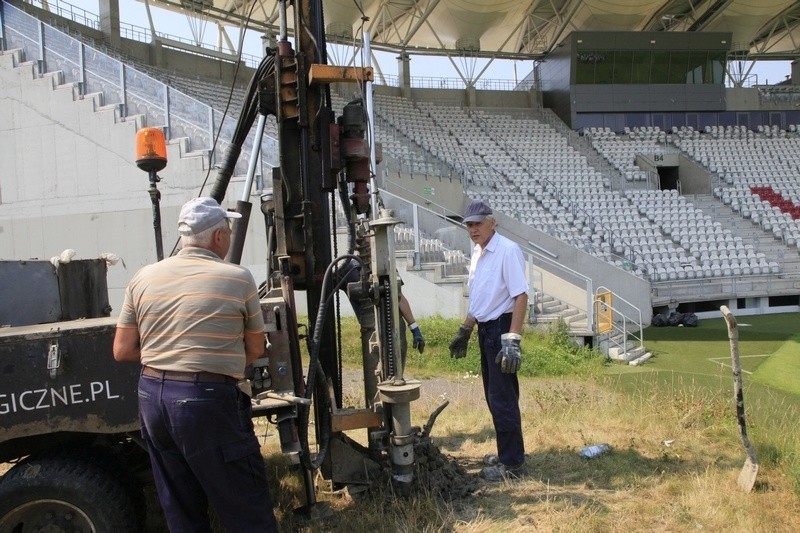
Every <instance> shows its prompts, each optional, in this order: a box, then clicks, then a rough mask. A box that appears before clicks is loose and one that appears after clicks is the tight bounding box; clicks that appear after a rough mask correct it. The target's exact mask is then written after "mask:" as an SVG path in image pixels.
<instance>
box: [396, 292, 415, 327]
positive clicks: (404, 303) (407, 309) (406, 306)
mask: <svg viewBox="0 0 800 533" xmlns="http://www.w3.org/2000/svg"><path fill="white" fill-rule="evenodd" d="M398 307H400V315H401V316H402V317H403V320H405V321H406V324H413V323H414V322H416V320H414V312H413V311H411V304H410V303H408V300H407V299H406V297H405V296H403V293H402V292H401V293H400V300H399V302H398Z"/></svg>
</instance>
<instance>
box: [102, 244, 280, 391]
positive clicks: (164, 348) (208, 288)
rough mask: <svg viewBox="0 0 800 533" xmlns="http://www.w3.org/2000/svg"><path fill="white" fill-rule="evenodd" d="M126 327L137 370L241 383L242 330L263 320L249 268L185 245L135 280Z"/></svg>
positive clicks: (124, 315)
mask: <svg viewBox="0 0 800 533" xmlns="http://www.w3.org/2000/svg"><path fill="white" fill-rule="evenodd" d="M132 326H135V327H138V329H139V339H140V345H141V362H142V364H143V365H147V366H151V367H153V368H157V369H159V370H177V371H188V372H201V371H206V372H214V373H217V374H224V375H228V376H232V377H235V378H242V377H243V375H244V367H245V351H244V331H245V330H246V331H248V332H256V333H257V332H262V331H264V318H263V316H262V314H261V306H260V304H259V301H258V290H257V288H256V284H255V281H254V280H253V276H252V275H251V274H250V272H249V271H248V270H246V269H245V268H243V267H241V266H239V265H234V264H232V263H227V262H225V261H223V260H222V259H220V258H219V257H217V255H216V254H214V253H213V252H211V251H209V250H205V249H203V248H196V247H188V248H184V249H182V250H181V251H180V252H178V254H177V255H175V256H173V257H170V258H167V259H164V260H163V261H160V262H158V263H154V264H152V265H147V266H145V267H143V268H142V269H141V270H139V271H138V272H137V273H136V274H135V275H134V276H133V279H132V280H131V282H130V283H129V284H128V287H127V289H126V290H125V301H124V303H123V304H122V311H121V312H120V316H119V320H118V322H117V327H120V328H124V327H132Z"/></svg>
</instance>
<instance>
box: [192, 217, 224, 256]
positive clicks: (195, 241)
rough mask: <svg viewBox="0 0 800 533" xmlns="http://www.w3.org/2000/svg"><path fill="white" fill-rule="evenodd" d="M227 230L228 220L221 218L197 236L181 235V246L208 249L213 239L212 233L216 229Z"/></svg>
mask: <svg viewBox="0 0 800 533" xmlns="http://www.w3.org/2000/svg"><path fill="white" fill-rule="evenodd" d="M226 228H228V219H227V218H223V219H222V220H220V221H219V222H217V223H216V224H214V225H213V226H211V227H210V228H208V229H204V230H203V231H201V232H200V233H198V234H197V235H181V245H182V246H196V247H198V248H205V249H208V248H209V247H210V246H211V241H212V239H213V238H214V232H215V231H217V230H218V229H226Z"/></svg>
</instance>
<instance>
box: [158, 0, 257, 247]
mask: <svg viewBox="0 0 800 533" xmlns="http://www.w3.org/2000/svg"><path fill="white" fill-rule="evenodd" d="M255 7H256V2H253V4H252V5H251V6H250V11H249V12H248V13H247V18H246V19H245V21H244V25H243V26H242V31H241V33H240V34H239V52H238V55H237V57H236V67H235V68H234V70H233V78H232V79H231V86H230V90H229V91H228V99H227V100H226V102H225V110H224V111H223V112H222V120H220V121H219V126H217V132H216V133H215V134H214V141H213V142H212V143H211V151H210V152H209V153H208V161H209V165H208V170H207V171H206V175H205V177H204V178H203V182H202V183H201V184H200V190H199V191H198V193H197V196H203V189H205V186H206V183H208V178H209V177H210V176H211V161H213V160H214V154H215V153H216V151H217V144H218V143H219V136H220V135H221V134H222V125H223V124H225V119H226V118H227V117H228V111H229V110H230V107H231V101H232V100H233V91H234V90H235V89H236V78H237V77H238V76H239V67H240V66H241V65H242V52H243V51H244V36H245V33H247V30H248V29H249V27H250V19H251V18H252V16H253V11H254V10H255ZM212 113H213V108H212ZM180 242H181V238H180V237H178V238H177V239H175V244H174V245H173V246H172V251H171V252H170V253H169V255H170V256H172V255H175V251H176V250H177V249H178V245H179V244H180Z"/></svg>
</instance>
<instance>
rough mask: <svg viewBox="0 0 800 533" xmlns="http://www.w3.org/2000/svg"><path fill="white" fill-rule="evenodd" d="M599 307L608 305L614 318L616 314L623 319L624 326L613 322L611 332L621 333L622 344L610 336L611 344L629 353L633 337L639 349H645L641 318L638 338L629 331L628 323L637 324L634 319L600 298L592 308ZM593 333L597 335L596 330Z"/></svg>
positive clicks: (595, 300) (596, 299)
mask: <svg viewBox="0 0 800 533" xmlns="http://www.w3.org/2000/svg"><path fill="white" fill-rule="evenodd" d="M598 291H599V289H598ZM609 292H610V291H609ZM611 295H612V296H614V293H613V292H612V293H611ZM599 305H607V306H608V307H609V308H610V309H611V312H612V316H613V314H615V313H616V314H617V315H619V316H621V317H622V325H621V326H620V325H618V324H617V322H616V321H615V320H612V321H611V330H612V332H616V333H619V334H621V335H622V343H619V342H617V341H615V340H613V338H611V336H609V339H608V340H609V342H612V343H613V344H614V345H615V346H617V347H618V348H619V347H622V348H624V349H625V351H627V349H628V346H627V342H628V337H633V339H634V340H636V341H637V342H638V343H639V348H643V347H644V328H643V327H642V323H641V318H640V322H639V323H638V326H639V336H638V337H637V336H636V335H635V334H634V333H631V332H629V331H628V323H634V324H636V321H635V320H633V319H631V318H629V317H628V316H626V315H625V314H624V313H622V312H621V311H620V310H619V309H617V308H616V307H614V305H613V304H611V305H609V304H608V303H606V302H604V301H602V300H600V299H599V298H595V299H594V302H593V306H592V307H593V308H595V309H596V308H597V306H599ZM593 331H594V332H595V333H597V330H596V329H593Z"/></svg>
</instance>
